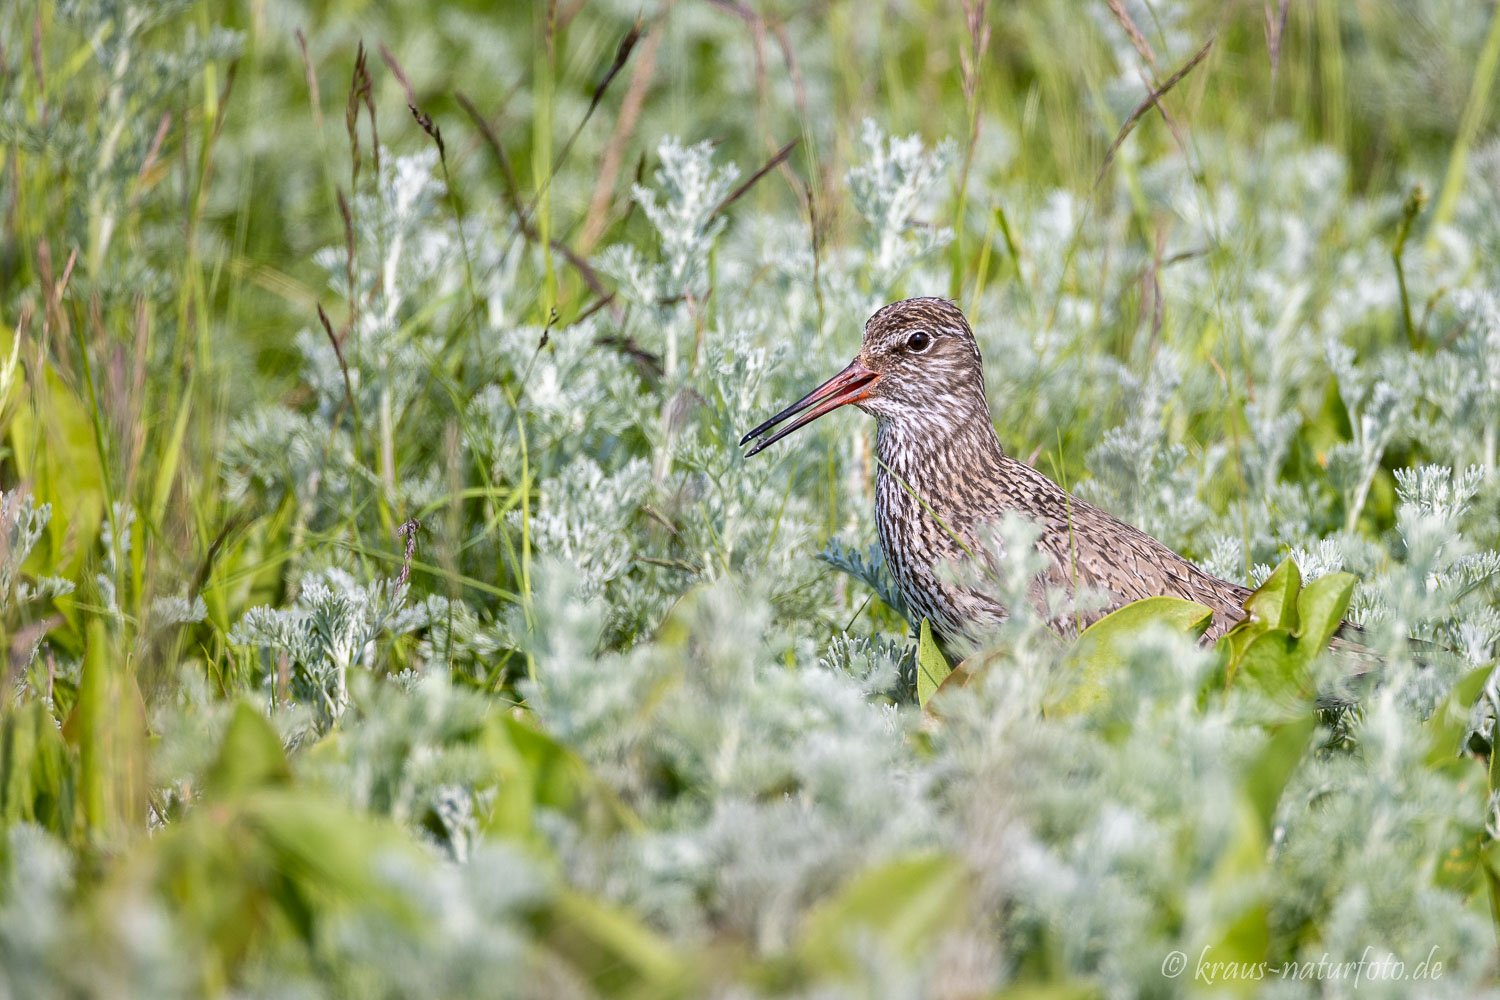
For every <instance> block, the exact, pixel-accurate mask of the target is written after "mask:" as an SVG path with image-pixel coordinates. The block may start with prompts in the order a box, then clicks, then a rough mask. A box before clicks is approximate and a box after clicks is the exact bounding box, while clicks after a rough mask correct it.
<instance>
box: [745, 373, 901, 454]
mask: <svg viewBox="0 0 1500 1000" xmlns="http://www.w3.org/2000/svg"><path fill="white" fill-rule="evenodd" d="M878 381H880V375H879V373H877V372H872V371H870V369H868V368H866V367H865V366H864V365H862V364H860V363H859V362H858V361H857V360H856V361H851V362H849V367H848V368H845V369H844V370H843V371H841V372H839V373H838V374H837V375H835V376H834V377H833V378H831V379H829V380H828V381H827V382H824V383H823V384H822V385H820V386H818V387H817V388H816V389H814V390H813V391H812V392H810V393H808V394H807V395H806V396H803V397H802V398H801V399H799V400H797V401H796V402H795V403H793V404H792V405H791V406H788V407H787V408H786V409H784V410H782V411H781V412H780V413H778V414H776V416H774V417H772V418H771V419H770V420H767V421H766V422H765V423H763V424H761V425H760V426H759V427H757V428H755V429H754V430H753V431H751V432H750V433H749V434H746V435H745V436H744V437H742V438H740V445H741V447H743V446H744V445H745V443H746V442H748V441H749V440H750V439H751V438H760V440H759V441H757V442H755V447H754V448H751V449H750V450H749V451H747V452H745V457H746V458H749V457H750V456H751V455H754V454H755V453H756V452H758V451H760V450H761V449H763V448H765V447H766V446H767V445H770V444H774V443H775V442H777V441H780V440H781V439H782V438H784V437H786V436H787V435H788V434H790V433H792V431H794V430H796V429H797V428H799V427H804V426H806V425H807V424H810V423H812V422H813V421H814V420H817V419H818V418H819V417H821V416H822V415H823V414H825V413H828V412H829V411H831V410H837V409H838V408H839V407H840V406H843V405H844V404H845V403H857V402H859V401H860V400H861V399H868V398H869V396H870V390H871V389H872V388H874V386H875V383H876V382H878ZM809 407H810V409H809ZM803 410H807V412H806V413H802V411H803ZM798 413H802V416H800V417H797V419H796V420H793V421H792V422H791V423H789V424H787V425H786V426H785V427H783V428H782V429H781V430H779V431H777V432H776V433H775V434H772V435H771V436H770V437H763V436H762V435H764V434H765V433H766V432H767V431H769V430H770V429H771V428H772V427H775V426H776V425H777V424H779V423H781V422H782V421H783V420H785V419H787V418H788V417H792V416H796V415H797V414H798Z"/></svg>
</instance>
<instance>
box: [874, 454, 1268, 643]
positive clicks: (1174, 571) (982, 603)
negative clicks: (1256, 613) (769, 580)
mask: <svg viewBox="0 0 1500 1000" xmlns="http://www.w3.org/2000/svg"><path fill="white" fill-rule="evenodd" d="M985 430H987V431H988V432H989V434H988V435H985V434H984V431H985ZM993 434H994V431H993V427H992V426H989V427H984V428H980V429H977V430H976V432H975V434H974V438H973V439H972V440H949V441H946V442H943V443H941V444H939V445H937V446H935V447H930V448H926V449H918V448H911V447H907V445H908V444H909V443H910V442H906V441H904V440H902V435H901V433H900V430H899V428H890V427H882V428H881V431H880V438H879V440H878V443H877V451H878V453H879V455H880V459H881V461H880V468H879V470H878V472H877V475H876V493H875V503H876V520H877V524H878V527H879V532H880V541H881V546H882V548H883V549H884V552H885V556H886V562H887V564H888V565H889V567H890V569H891V572H892V575H893V576H894V577H895V580H896V582H897V585H898V586H899V587H900V589H901V592H902V596H903V597H904V598H905V599H906V602H907V604H908V606H909V608H910V609H911V611H912V612H913V614H914V616H916V617H919V618H921V617H925V618H927V619H929V620H930V621H931V622H932V623H933V625H934V627H935V628H936V629H937V630H938V631H939V632H940V633H942V634H944V635H947V636H950V637H951V636H954V635H959V634H966V635H969V636H971V637H973V636H974V635H975V633H976V631H982V630H983V628H984V626H985V625H986V624H987V623H994V622H998V621H1003V620H1004V619H1005V617H1006V616H1007V610H1006V608H1004V606H1003V605H1002V604H1001V603H1000V602H999V601H998V600H996V598H995V597H994V596H993V594H992V593H989V592H987V588H985V587H984V586H983V585H982V584H980V585H972V584H971V585H968V586H961V585H959V584H957V583H952V582H948V580H950V579H952V574H951V573H946V572H944V571H943V570H942V569H941V568H940V567H941V566H942V564H943V563H945V562H947V561H950V560H955V561H960V562H961V561H964V560H969V559H971V558H973V557H976V556H978V557H980V558H986V555H985V554H986V553H987V550H986V548H985V546H984V544H983V541H982V539H981V534H982V532H981V531H980V529H981V526H982V525H984V524H986V523H990V524H993V523H998V522H999V521H1000V520H1001V519H1002V518H1004V516H1005V515H1006V514H1007V513H1016V514H1020V515H1021V516H1023V517H1026V518H1027V519H1029V520H1031V521H1033V522H1034V523H1035V524H1036V525H1037V527H1038V529H1039V531H1040V536H1039V538H1038V540H1037V548H1038V550H1039V551H1040V552H1042V553H1043V554H1044V555H1045V556H1047V558H1048V562H1049V564H1050V565H1049V568H1048V569H1047V570H1046V571H1045V572H1044V573H1043V574H1042V577H1041V578H1040V579H1039V581H1038V582H1037V584H1036V585H1034V586H1033V587H1032V592H1031V597H1032V601H1033V604H1034V605H1036V606H1037V607H1038V608H1039V610H1042V611H1043V612H1044V613H1045V608H1044V607H1043V606H1042V605H1043V602H1044V600H1045V591H1046V585H1050V586H1053V587H1058V588H1061V589H1062V590H1063V591H1064V592H1066V593H1068V594H1070V595H1071V594H1074V593H1077V592H1078V591H1080V590H1084V591H1087V592H1092V593H1094V594H1097V595H1099V596H1101V597H1102V598H1103V606H1101V607H1096V608H1092V609H1091V610H1088V611H1085V612H1081V613H1078V614H1074V615H1067V616H1065V619H1060V620H1058V621H1057V622H1056V624H1057V625H1058V627H1059V628H1061V629H1062V630H1064V631H1071V630H1072V629H1074V628H1077V627H1087V626H1088V625H1089V624H1091V623H1092V622H1094V621H1096V620H1098V619H1099V618H1101V617H1103V616H1104V615H1106V614H1108V613H1109V612H1111V611H1113V610H1115V609H1117V608H1119V607H1121V606H1123V605H1125V604H1128V603H1130V602H1132V601H1137V600H1142V599H1144V598H1147V597H1158V596H1167V597H1180V598H1184V599H1186V600H1191V601H1197V602H1198V603H1200V604H1204V605H1207V606H1208V607H1210V608H1212V609H1213V610H1214V612H1215V614H1214V620H1213V623H1212V625H1211V626H1210V628H1209V632H1208V636H1209V638H1217V637H1218V636H1220V635H1222V634H1223V633H1224V632H1227V631H1228V630H1229V629H1230V628H1231V627H1233V625H1234V624H1235V622H1237V621H1238V620H1239V619H1240V618H1242V617H1243V616H1244V610H1243V608H1244V601H1245V598H1246V597H1248V596H1249V591H1248V590H1246V589H1245V588H1243V587H1240V586H1237V585H1236V584H1233V583H1229V582H1228V581H1225V580H1220V579H1218V578H1217V577H1214V576H1212V575H1210V574H1208V573H1205V572H1204V571H1203V570H1201V569H1199V568H1198V567H1196V566H1194V565H1193V564H1192V563H1190V562H1188V561H1187V560H1186V559H1184V558H1182V557H1181V556H1179V555H1178V554H1177V553H1175V552H1173V551H1172V550H1171V549H1169V548H1168V547H1167V546H1165V545H1163V544H1162V543H1161V542H1159V541H1157V540H1156V539H1155V538H1152V537H1151V536H1150V535H1147V534H1146V533H1145V532H1143V531H1140V530H1139V529H1137V528H1134V527H1132V526H1131V525H1129V524H1126V523H1125V522H1124V521H1121V520H1120V519H1119V518H1117V517H1114V516H1113V515H1111V514H1109V513H1106V512H1105V511H1103V510H1100V509H1099V508H1098V507H1095V506H1093V505H1092V504H1090V503H1087V502H1086V501H1083V500H1079V499H1078V498H1076V497H1073V496H1071V495H1070V494H1068V493H1067V491H1065V490H1063V489H1062V487H1060V486H1058V485H1057V484H1056V483H1054V482H1053V481H1052V480H1050V479H1048V478H1047V477H1046V476H1044V475H1043V474H1042V473H1040V472H1038V471H1037V470H1035V469H1033V468H1031V467H1030V466H1029V465H1026V464H1025V463H1024V462H1018V461H1016V460H1015V459H1013V458H1011V457H1010V456H1008V455H1005V454H1004V453H1003V451H1001V449H1000V447H999V442H998V439H995V438H994V437H993ZM986 437H988V440H986ZM986 568H987V569H990V570H993V569H994V567H993V566H988V567H986Z"/></svg>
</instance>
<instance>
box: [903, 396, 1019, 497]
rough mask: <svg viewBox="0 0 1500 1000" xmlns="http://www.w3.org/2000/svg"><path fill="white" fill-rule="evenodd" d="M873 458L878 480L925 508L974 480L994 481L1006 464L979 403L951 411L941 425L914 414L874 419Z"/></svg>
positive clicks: (986, 407) (970, 402)
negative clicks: (900, 486) (890, 482)
mask: <svg viewBox="0 0 1500 1000" xmlns="http://www.w3.org/2000/svg"><path fill="white" fill-rule="evenodd" d="M875 454H876V456H877V457H878V459H879V462H880V468H879V470H878V474H880V475H883V476H891V477H894V478H895V479H897V480H898V481H900V482H901V483H904V484H905V485H906V486H907V487H908V488H910V489H911V490H913V491H915V492H916V494H917V495H918V496H920V497H922V498H923V499H925V500H928V501H929V502H938V501H940V500H944V499H947V498H948V496H949V494H952V493H954V492H955V491H956V490H962V489H963V488H965V484H966V483H967V482H970V481H972V478H973V477H976V476H977V477H983V478H992V477H994V476H996V475H997V474H998V473H999V472H1000V470H1001V467H1002V466H1003V464H1004V459H1005V450H1004V449H1003V448H1002V447H1001V446H1000V438H999V436H998V435H997V434H996V433H995V425H994V422H993V421H992V420H991V418H990V408H989V405H988V404H987V403H986V402H985V401H984V399H983V397H980V398H979V399H978V400H977V401H976V400H966V401H964V403H963V405H958V406H955V407H953V408H951V409H950V410H948V412H946V413H944V414H943V418H942V419H941V420H933V419H932V418H931V416H930V415H929V416H927V417H925V418H924V417H921V416H917V415H915V414H912V415H905V414H902V415H896V416H891V417H884V418H880V419H878V421H877V424H876V431H875Z"/></svg>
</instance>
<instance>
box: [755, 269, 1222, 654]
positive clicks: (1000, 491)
mask: <svg viewBox="0 0 1500 1000" xmlns="http://www.w3.org/2000/svg"><path fill="white" fill-rule="evenodd" d="M845 403H853V404H854V405H856V406H858V407H859V408H860V409H862V410H864V411H865V412H867V413H870V414H872V415H873V416H874V417H875V419H876V422H877V426H876V455H877V458H878V461H879V464H878V467H877V470H876V473H875V514H876V523H877V525H878V527H879V532H880V545H881V548H882V549H883V550H884V552H885V558H886V563H887V565H889V567H890V569H891V572H892V574H893V575H894V577H895V580H896V583H897V585H898V586H899V587H900V590H901V594H902V596H903V597H904V598H905V600H906V602H907V604H908V605H909V607H910V610H911V612H912V614H913V616H914V617H916V618H918V619H920V618H922V617H925V618H927V619H928V620H929V621H930V622H931V623H932V625H933V627H934V628H935V629H936V630H937V631H938V633H939V635H940V636H941V637H942V638H944V639H945V640H946V641H948V642H952V641H953V640H955V639H958V638H960V637H967V638H969V639H978V638H979V637H980V636H981V635H982V633H983V632H984V631H985V630H986V627H987V626H989V625H992V624H993V623H996V622H999V621H1003V620H1004V619H1005V617H1006V614H1007V612H1006V609H1005V608H1004V607H1003V606H1002V605H1001V604H1000V602H999V601H997V600H996V599H995V598H994V597H993V596H992V595H991V594H989V593H986V591H985V589H984V588H983V586H982V585H980V586H972V585H970V586H962V585H958V584H955V583H952V582H948V578H949V577H951V575H952V574H948V573H945V572H943V571H942V570H941V569H940V567H941V566H942V565H943V564H944V563H945V562H948V561H950V560H958V561H961V560H965V559H967V558H968V557H969V553H971V552H977V551H980V550H981V549H982V548H983V543H982V542H981V541H980V538H979V536H978V534H977V530H978V529H979V527H980V526H981V525H983V524H985V523H986V522H998V521H999V520H1000V519H1001V518H1002V517H1004V515H1005V514H1006V513H1008V512H1015V513H1018V514H1021V515H1022V516H1024V517H1027V518H1029V519H1030V520H1032V521H1034V522H1035V523H1036V525H1037V527H1038V528H1039V529H1040V531H1041V536H1040V538H1039V539H1038V541H1037V548H1038V550H1039V551H1040V552H1042V553H1043V554H1044V555H1045V556H1046V557H1047V561H1048V563H1049V568H1048V569H1047V570H1046V572H1045V573H1044V574H1043V579H1044V580H1045V581H1046V582H1047V583H1049V584H1052V585H1055V586H1057V587H1061V588H1062V589H1063V590H1064V591H1066V592H1068V593H1070V594H1071V593H1072V592H1073V591H1074V588H1075V587H1077V586H1082V587H1086V588H1088V589H1090V590H1093V591H1095V592H1099V593H1102V594H1103V595H1105V597H1106V601H1107V603H1106V605H1105V606H1104V607H1103V608H1100V609H1098V610H1095V611H1092V612H1089V613H1087V614H1084V615H1082V616H1081V617H1080V618H1078V619H1075V618H1074V617H1073V616H1071V615H1070V616H1067V620H1066V621H1062V620H1059V621H1058V622H1057V625H1058V626H1059V627H1060V628H1062V629H1065V630H1066V629H1071V628H1073V627H1075V626H1076V624H1078V622H1079V621H1081V623H1082V624H1083V625H1087V624H1089V623H1090V622H1092V621H1095V620H1097V619H1098V618H1100V617H1103V616H1104V615H1105V614H1108V613H1109V612H1110V611H1112V610H1114V609H1116V608H1118V607H1120V606H1122V605H1124V604H1128V603H1130V602H1131V601H1136V600H1140V599H1142V598H1146V597H1155V596H1169V597H1182V598H1186V599H1188V600H1193V601H1197V602H1199V603H1201V604H1205V605H1207V606H1208V607H1210V608H1212V609H1213V610H1214V612H1215V614H1214V620H1213V623H1212V625H1211V626H1210V628H1209V632H1208V637H1209V638H1217V637H1218V636H1220V635H1222V634H1224V633H1225V632H1227V631H1228V630H1229V629H1230V628H1231V627H1232V626H1233V625H1234V623H1235V622H1237V621H1238V620H1239V619H1240V618H1242V617H1243V616H1244V610H1243V608H1244V602H1245V598H1246V597H1248V596H1249V591H1248V590H1246V589H1245V588H1244V587H1240V586H1238V585H1236V584H1233V583H1230V582H1228V581H1226V580H1220V579H1218V578H1217V577H1214V576H1211V575H1209V574H1208V573H1205V572H1204V571H1203V570H1201V569H1199V568H1198V567H1196V566H1194V565H1193V564H1192V563H1190V562H1188V561H1187V560H1186V559H1184V558H1182V557H1181V556H1179V555H1178V554H1177V553H1175V552H1173V551H1172V550H1171V549H1169V548H1167V547H1166V546H1165V545H1163V544H1162V543H1161V542H1159V541H1157V540H1156V539H1155V538H1152V537H1151V536H1150V535H1148V534H1146V533H1145V532H1143V531H1140V530H1139V529H1137V528H1134V527H1131V526H1130V525H1128V524H1126V523H1125V522H1123V521H1121V520H1120V519H1118V518H1116V517H1113V516H1111V515H1110V514H1107V513H1105V512H1104V511H1102V510H1100V509H1099V508H1097V507H1094V506H1093V505H1091V504H1089V503H1086V502H1084V501H1082V500H1079V499H1077V498H1076V497H1073V496H1071V495H1070V494H1068V493H1067V491H1065V490H1064V489H1062V487H1060V486H1058V485H1057V484H1056V483H1054V482H1052V480H1050V479H1048V478H1047V477H1046V476H1044V475H1042V474H1041V473H1040V472H1038V471H1036V470H1035V469H1033V468H1031V466H1029V465H1027V464H1025V463H1024V462H1018V461H1016V460H1015V459H1013V458H1011V457H1010V456H1008V455H1006V454H1005V452H1004V450H1003V449H1002V448H1001V446H1000V439H999V438H998V437H997V436H996V434H995V427H994V423H993V421H992V419H991V417H990V408H989V403H988V402H987V400H986V398H985V391H984V371H983V368H982V366H981V363H980V357H979V345H978V344H977V343H976V342H975V339H974V334H973V331H972V330H970V329H969V324H968V322H967V321H966V320H965V319H964V316H963V313H962V312H960V311H959V309H958V307H957V306H955V305H953V304H952V303H951V302H948V301H946V300H944V299H935V298H918V299H907V300H905V301H902V302H894V303H892V304H890V305H888V306H886V307H885V308H883V309H881V310H880V311H879V312H877V313H875V315H873V316H871V317H870V320H869V322H867V323H866V324H865V334H864V344H863V346H862V347H861V349H860V352H859V355H858V357H857V358H856V359H855V360H854V362H853V363H852V364H850V366H849V367H848V368H846V369H845V370H844V371H843V372H841V373H840V374H839V375H837V376H835V377H834V378H832V379H830V380H829V381H828V382H826V383H824V384H823V385H822V386H820V387H819V388H818V389H815V390H813V392H812V393H810V394H809V395H808V396H806V397H804V398H803V399H802V400H800V401H799V402H797V403H796V404H794V405H793V406H791V407H789V408H788V409H786V410H784V411H782V412H781V413H779V414H777V415H776V416H775V417H773V418H771V419H770V420H769V421H767V422H766V423H764V424H762V425H761V426H759V427H757V428H756V429H755V430H753V431H751V432H750V433H749V434H747V435H746V436H745V438H744V440H743V441H742V442H741V444H744V443H746V442H748V441H750V440H751V439H752V438H756V437H761V438H762V439H761V440H760V441H758V442H757V443H756V445H755V447H754V448H752V449H751V450H750V452H749V454H754V453H755V452H756V451H759V450H760V449H761V448H763V447H765V446H766V445H768V444H770V443H771V442H773V441H775V440H778V439H780V438H781V437H783V436H785V435H786V434H789V433H791V432H792V431H794V430H796V429H797V428H798V427H801V426H803V425H804V424H806V423H809V422H810V421H812V420H814V419H816V418H817V417H818V416H821V415H822V414H824V413H827V412H829V411H830V410H833V409H836V408H837V407H839V406H842V405H844V404H845ZM802 411H807V412H806V413H803V415H802V416H801V417H800V418H799V419H797V420H795V421H793V422H792V423H790V424H789V425H787V426H786V427H784V428H782V429H781V430H779V431H777V432H776V433H775V434H771V435H770V436H765V435H766V434H767V432H768V431H770V430H771V429H772V428H774V427H776V425H778V424H780V423H781V422H782V421H784V420H786V419H787V418H789V417H791V416H793V415H796V414H798V413H800V412H802ZM1044 593H1045V588H1044V587H1043V586H1041V585H1040V583H1038V585H1036V586H1034V587H1033V588H1032V596H1033V601H1034V602H1036V603H1038V604H1039V603H1040V602H1041V600H1042V597H1043V595H1044Z"/></svg>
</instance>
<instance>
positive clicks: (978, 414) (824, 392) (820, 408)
mask: <svg viewBox="0 0 1500 1000" xmlns="http://www.w3.org/2000/svg"><path fill="white" fill-rule="evenodd" d="M846 403H853V404H854V405H855V406H858V407H859V408H860V409H861V410H864V411H865V412H866V413H870V414H873V415H874V416H875V417H876V418H877V419H879V420H881V421H893V422H900V423H906V422H916V423H926V424H929V425H931V426H933V428H934V429H937V428H939V427H942V426H945V425H949V424H952V423H954V422H956V421H968V420H973V419H978V418H982V419H984V420H985V421H988V420H989V406H988V405H987V404H986V402H985V395H984V370H983V367H982V365H981V362H980V359H979V345H978V344H977V343H976V342H975V340H974V331H972V330H970V329H969V324H968V321H967V320H965V319H964V314H963V313H962V312H960V311H959V308H958V307H957V306H955V305H954V304H953V303H951V302H949V301H948V300H947V299H929V298H923V299H904V300H902V301H900V302H892V303H891V304H890V305H888V306H885V307H884V308H882V309H881V310H880V311H879V312H877V313H875V315H873V316H871V317H870V319H869V320H868V321H867V322H866V323H865V337H864V343H863V344H862V345H861V346H860V349H859V354H857V355H856V356H855V358H854V360H853V361H852V362H850V364H849V366H848V367H847V368H845V369H844V370H843V371H841V372H839V373H838V374H837V375H835V376H834V377H833V378H831V379H829V380H828V381H827V382H824V383H823V384H822V385H820V386H818V387H817V388H816V389H814V390H813V391H812V392H810V393H808V394H807V395H806V396H803V397H802V398H801V399H799V400H798V401H797V402H795V403H793V404H792V405H791V406H789V407H787V408H786V409H785V410H782V411H781V412H780V413H778V414H776V416H774V417H772V418H771V419H770V420H767V421H766V422H765V423H763V424H761V425H760V426H759V427H757V428H755V429H754V430H752V431H751V432H750V433H749V434H746V435H745V436H744V438H742V439H741V440H740V444H742V445H743V444H746V443H748V442H749V441H750V440H751V439H752V438H760V439H761V440H759V441H757V442H756V443H755V446H754V447H753V448H751V449H750V451H749V452H747V453H746V455H747V456H749V455H753V454H755V453H756V452H758V451H760V450H761V449H762V448H765V447H766V446H767V445H770V444H771V443H773V442H775V441H779V440H781V439H782V438H783V437H786V436H787V435H788V434H790V433H792V432H793V431H795V430H797V429H798V428H799V427H804V426H806V425H807V424H810V423H812V422H813V421H814V420H816V419H818V418H819V417H821V416H822V415H823V414H825V413H828V412H830V411H832V410H836V409H838V408H839V407H840V406H843V405H844V404H846ZM804 411H805V412H804ZM798 414H801V416H798V417H797V419H796V420H794V421H792V422H791V423H790V424H787V425H786V426H785V427H782V428H781V429H780V430H778V431H777V432H776V433H774V434H771V435H770V436H769V437H765V436H764V435H766V433H767V432H769V431H770V430H771V429H772V428H774V427H776V426H777V425H778V424H780V423H782V422H783V421H784V420H787V419H788V418H789V417H793V416H797V415H798Z"/></svg>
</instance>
